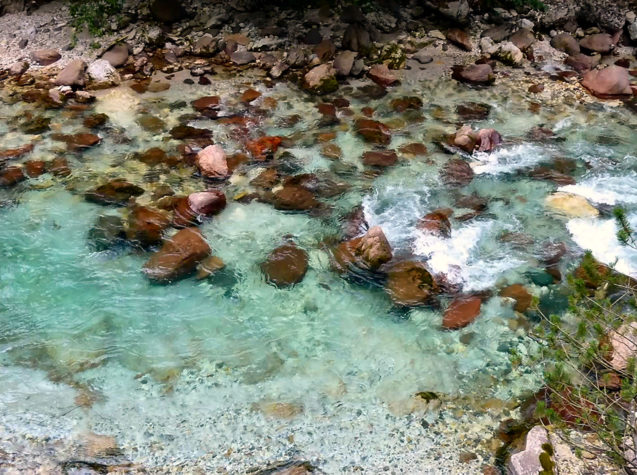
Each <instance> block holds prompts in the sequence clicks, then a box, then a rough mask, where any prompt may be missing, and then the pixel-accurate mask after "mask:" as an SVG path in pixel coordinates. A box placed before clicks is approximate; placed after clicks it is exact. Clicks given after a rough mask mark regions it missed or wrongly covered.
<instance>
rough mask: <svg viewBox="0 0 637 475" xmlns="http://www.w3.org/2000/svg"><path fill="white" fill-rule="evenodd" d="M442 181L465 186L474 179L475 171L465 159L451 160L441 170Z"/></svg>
mask: <svg viewBox="0 0 637 475" xmlns="http://www.w3.org/2000/svg"><path fill="white" fill-rule="evenodd" d="M440 175H441V178H442V181H443V182H444V183H445V184H447V185H449V186H465V185H468V184H469V183H471V181H472V180H473V176H474V172H473V169H472V168H471V166H470V165H469V164H468V163H467V162H466V161H464V160H461V159H453V160H449V161H448V162H447V163H446V164H445V165H444V166H443V167H442V170H441V172H440Z"/></svg>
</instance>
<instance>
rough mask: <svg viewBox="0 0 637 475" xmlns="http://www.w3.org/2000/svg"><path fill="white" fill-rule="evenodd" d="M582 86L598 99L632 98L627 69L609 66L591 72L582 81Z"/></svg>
mask: <svg viewBox="0 0 637 475" xmlns="http://www.w3.org/2000/svg"><path fill="white" fill-rule="evenodd" d="M582 86H584V87H585V88H586V89H588V90H589V91H590V92H591V93H592V94H593V95H595V96H598V97H602V98H604V97H614V96H630V95H632V94H633V91H632V89H631V87H630V76H629V74H628V70H627V69H626V68H622V67H620V66H609V67H607V68H604V69H595V70H593V71H589V72H587V73H586V74H585V75H584V78H583V79H582Z"/></svg>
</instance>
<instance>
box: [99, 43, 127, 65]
mask: <svg viewBox="0 0 637 475" xmlns="http://www.w3.org/2000/svg"><path fill="white" fill-rule="evenodd" d="M102 59H105V60H106V61H108V62H109V63H110V64H111V66H113V67H114V68H119V67H120V66H123V65H124V64H126V61H128V46H127V45H125V44H121V43H118V44H116V45H114V46H113V47H111V48H110V49H109V50H108V51H106V53H104V54H103V55H102Z"/></svg>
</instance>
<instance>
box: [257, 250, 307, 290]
mask: <svg viewBox="0 0 637 475" xmlns="http://www.w3.org/2000/svg"><path fill="white" fill-rule="evenodd" d="M308 260H309V257H308V254H307V252H306V251H304V250H303V249H301V248H299V247H297V246H296V245H295V244H294V243H288V244H284V245H282V246H279V247H277V248H276V249H274V250H273V251H272V252H271V253H270V254H269V255H268V258H267V259H266V261H265V262H263V263H262V264H261V271H262V272H263V274H264V275H265V278H266V280H267V281H268V282H269V283H271V284H273V285H275V286H277V287H288V286H291V285H294V284H298V283H299V282H301V281H302V280H303V277H305V273H306V272H307V268H308Z"/></svg>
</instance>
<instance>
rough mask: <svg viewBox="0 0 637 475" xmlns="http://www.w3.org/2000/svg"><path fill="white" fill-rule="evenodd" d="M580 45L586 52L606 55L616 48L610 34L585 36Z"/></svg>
mask: <svg viewBox="0 0 637 475" xmlns="http://www.w3.org/2000/svg"><path fill="white" fill-rule="evenodd" d="M579 45H580V47H581V48H582V49H584V50H587V51H593V52H595V53H601V54H606V53H610V52H611V51H612V49H613V48H614V47H615V41H614V40H613V37H612V36H610V35H609V34H608V33H597V34H595V35H588V36H585V37H584V38H582V39H581V40H580V42H579Z"/></svg>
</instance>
